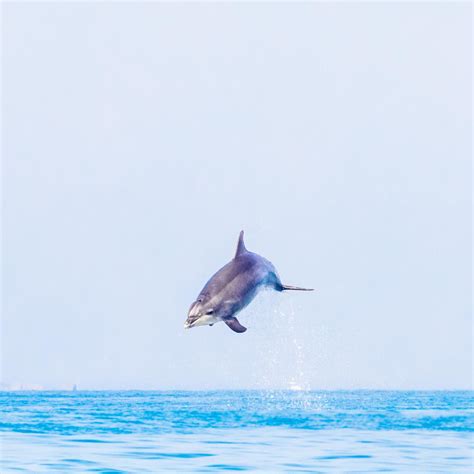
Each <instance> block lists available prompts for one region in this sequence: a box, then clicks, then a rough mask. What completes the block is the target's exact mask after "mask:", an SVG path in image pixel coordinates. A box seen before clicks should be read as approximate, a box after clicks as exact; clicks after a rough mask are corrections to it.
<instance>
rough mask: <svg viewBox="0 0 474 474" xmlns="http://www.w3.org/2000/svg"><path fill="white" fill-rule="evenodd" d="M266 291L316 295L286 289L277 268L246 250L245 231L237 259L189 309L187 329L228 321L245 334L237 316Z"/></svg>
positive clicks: (228, 323) (234, 328)
mask: <svg viewBox="0 0 474 474" xmlns="http://www.w3.org/2000/svg"><path fill="white" fill-rule="evenodd" d="M265 287H266V288H272V289H274V290H276V291H284V290H301V291H312V288H299V287H297V286H289V285H283V284H282V282H281V281H280V277H279V276H278V273H277V271H276V270H275V267H274V266H273V265H272V264H271V263H270V262H269V261H268V260H267V259H265V258H263V257H261V256H260V255H257V254H256V253H253V252H249V251H248V250H247V249H246V248H245V244H244V231H241V232H240V235H239V242H238V244H237V251H236V252H235V257H234V258H233V259H232V260H231V261H230V262H229V263H228V264H227V265H225V266H224V267H222V268H221V269H220V270H219V271H218V272H217V273H216V274H215V275H214V276H212V277H211V279H210V280H209V281H208V282H207V283H206V286H205V287H204V288H203V289H202V291H201V293H199V296H198V297H197V299H196V301H195V302H194V303H193V304H192V305H191V307H190V308H189V312H188V318H187V319H186V322H185V323H184V327H185V328H194V327H197V326H207V325H209V326H212V325H213V324H214V323H217V322H219V321H224V322H225V323H226V324H227V326H229V327H230V328H231V329H232V331H235V332H239V333H240V332H245V331H246V330H247V328H245V327H244V326H242V325H241V324H240V323H239V321H238V320H237V318H236V317H235V315H236V314H237V313H238V312H239V311H241V310H242V309H243V308H245V307H246V306H247V305H248V304H249V303H250V302H251V301H252V300H253V299H254V298H255V296H256V295H257V293H258V291H259V290H261V289H262V288H265Z"/></svg>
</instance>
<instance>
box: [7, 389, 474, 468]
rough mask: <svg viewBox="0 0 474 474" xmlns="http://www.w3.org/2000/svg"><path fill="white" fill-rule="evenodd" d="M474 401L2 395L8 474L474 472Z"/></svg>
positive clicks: (461, 395) (333, 394)
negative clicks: (22, 473)
mask: <svg viewBox="0 0 474 474" xmlns="http://www.w3.org/2000/svg"><path fill="white" fill-rule="evenodd" d="M473 435H474V392H467V391H453V392H425V391H423V392H403V391H394V392H390V391H211V392H209V391H207V392H204V391H199V392H179V391H170V392H148V391H146V392H145V391H143V392H135V391H121V392H88V391H84V392H81V391H77V392H0V436H1V448H2V450H1V454H2V455H1V461H0V472H1V473H2V474H3V473H11V472H15V473H18V472H31V473H43V472H51V473H68V472H80V473H87V472H93V473H104V474H105V473H156V472H167V471H170V472H213V471H217V472H223V471H227V470H235V471H251V470H256V471H263V472H282V471H283V472H377V471H396V472H400V471H406V472H450V473H455V472H473V464H472V463H473V458H472V454H473Z"/></svg>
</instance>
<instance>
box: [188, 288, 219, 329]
mask: <svg viewBox="0 0 474 474" xmlns="http://www.w3.org/2000/svg"><path fill="white" fill-rule="evenodd" d="M217 321H220V318H219V317H218V316H217V311H216V310H215V309H214V308H213V307H212V305H211V304H210V300H209V298H206V297H205V296H202V295H200V296H199V297H198V299H197V300H196V301H195V302H194V303H193V304H192V305H191V307H190V308H189V311H188V317H187V319H186V321H185V323H184V328H185V329H190V328H195V327H198V326H209V325H212V324H214V323H216V322H217Z"/></svg>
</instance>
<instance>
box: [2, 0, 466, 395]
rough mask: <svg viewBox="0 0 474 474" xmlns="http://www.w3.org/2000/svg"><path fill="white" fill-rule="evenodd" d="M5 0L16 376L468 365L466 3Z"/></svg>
mask: <svg viewBox="0 0 474 474" xmlns="http://www.w3.org/2000/svg"><path fill="white" fill-rule="evenodd" d="M2 8H3V11H2V14H3V25H2V40H3V41H2V103H1V111H2V179H3V181H2V183H3V185H2V204H3V207H2V283H3V298H2V325H1V332H2V334H1V336H2V338H1V356H2V364H1V365H2V373H1V382H2V383H3V387H18V386H20V385H23V386H37V387H44V388H49V389H54V388H71V387H72V386H73V384H77V386H78V388H79V389H81V388H82V389H221V388H258V389H266V388H268V389H271V388H291V387H301V388H311V389H356V388H369V389H370V388H371V389H466V388H470V387H471V386H472V337H473V333H472V322H471V317H472V316H471V314H472V306H471V305H472V300H471V289H472V286H471V240H472V234H471V191H472V188H471V179H472V176H471V127H472V115H471V103H472V102H471V99H472V97H471V81H472V73H471V66H472V63H471V61H472V58H471V28H472V27H471V6H470V5H469V3H467V2H466V3H448V2H445V3H442V2H439V3H438V2H437V3H425V4H423V3H397V2H395V3H384V4H374V3H359V4H348V3H328V2H324V3H315V4H309V3H299V4H291V3H241V4H236V3H224V4H217V3H200V4H192V3H149V2H147V3H132V2H130V3H108V2H95V3H94V2H87V3H85V2H84V3H70V4H60V3H57V2H51V3H6V4H3V7H2ZM241 229H244V230H245V236H246V237H245V238H246V245H247V248H248V249H249V250H251V251H255V252H257V253H259V254H261V255H263V256H265V257H266V258H268V259H269V260H271V261H272V262H273V263H274V265H275V266H276V268H277V269H278V271H279V274H280V276H281V278H282V281H283V282H284V283H286V284H290V285H299V286H309V287H314V288H316V290H317V291H315V292H313V293H296V292H294V293H292V294H287V293H284V294H277V293H270V292H266V293H264V294H262V295H260V296H259V297H258V298H257V300H256V301H255V302H254V303H253V304H252V305H251V306H249V307H248V309H246V310H245V311H244V312H243V313H241V316H239V319H240V320H241V322H242V324H244V325H245V326H247V327H248V331H247V332H246V333H245V334H236V333H233V332H232V331H230V330H229V328H227V327H226V326H225V325H224V324H216V325H214V326H213V327H212V328H211V327H200V328H196V329H192V330H184V328H183V323H184V321H185V318H186V315H187V310H188V308H189V306H190V304H191V303H192V301H194V299H195V298H196V296H197V295H198V293H199V292H200V290H201V288H202V287H203V286H204V284H205V283H206V281H207V280H208V278H209V277H210V276H211V275H212V274H213V273H214V272H215V271H216V270H218V269H219V268H220V267H221V266H223V265H224V264H225V263H227V262H228V261H229V260H230V259H231V258H232V256H233V253H234V251H235V247H236V244H237V237H238V234H239V231H240V230H241Z"/></svg>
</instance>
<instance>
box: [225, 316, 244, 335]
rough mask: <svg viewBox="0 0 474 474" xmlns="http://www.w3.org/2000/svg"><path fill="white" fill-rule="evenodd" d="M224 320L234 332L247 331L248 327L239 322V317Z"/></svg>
mask: <svg viewBox="0 0 474 474" xmlns="http://www.w3.org/2000/svg"><path fill="white" fill-rule="evenodd" d="M224 322H225V323H226V324H227V326H229V327H230V328H231V329H232V331H234V332H238V333H241V332H245V331H247V328H246V327H244V326H242V324H240V323H239V320H238V319H237V318H229V319H224Z"/></svg>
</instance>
